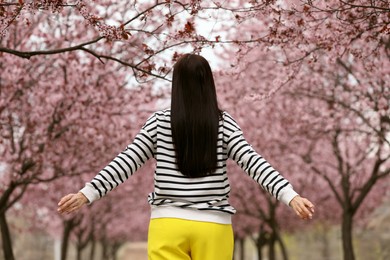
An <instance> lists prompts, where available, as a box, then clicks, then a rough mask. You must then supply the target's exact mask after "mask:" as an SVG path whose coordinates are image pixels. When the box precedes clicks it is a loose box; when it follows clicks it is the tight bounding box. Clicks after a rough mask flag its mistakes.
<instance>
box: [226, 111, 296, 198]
mask: <svg viewBox="0 0 390 260" xmlns="http://www.w3.org/2000/svg"><path fill="white" fill-rule="evenodd" d="M225 118H226V120H225V121H226V125H227V126H228V127H227V128H226V127H225V129H227V136H228V139H227V146H226V148H227V155H228V157H229V158H230V159H232V160H234V161H235V162H236V163H237V164H238V165H239V166H240V167H241V168H242V169H243V170H244V171H245V172H246V173H247V174H248V175H249V176H250V177H251V178H252V179H253V180H255V181H256V182H257V183H258V184H260V185H261V187H262V188H263V189H264V190H266V191H267V192H268V193H270V194H271V195H272V196H274V197H275V198H276V199H278V200H280V201H282V202H283V203H284V204H286V205H287V206H288V205H289V203H290V201H291V200H292V199H293V198H294V197H295V196H296V195H298V193H296V192H295V191H294V189H293V187H292V185H291V184H290V183H289V182H288V181H287V180H286V179H285V178H283V176H282V175H281V174H280V173H279V172H278V171H276V170H275V169H274V168H273V167H272V166H271V165H270V164H269V163H268V162H267V161H266V160H265V159H264V158H263V157H262V156H261V155H259V154H258V153H257V152H256V151H254V150H253V148H252V147H251V145H249V144H248V142H247V141H246V140H245V138H244V136H243V133H242V131H241V129H240V127H239V126H238V125H237V123H236V122H235V121H234V120H233V119H232V118H231V117H230V116H229V115H228V116H227V117H225Z"/></svg>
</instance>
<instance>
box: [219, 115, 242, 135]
mask: <svg viewBox="0 0 390 260" xmlns="http://www.w3.org/2000/svg"><path fill="white" fill-rule="evenodd" d="M222 120H223V123H224V125H225V126H227V127H228V128H229V129H230V130H231V131H241V128H240V126H239V125H238V123H237V121H236V120H235V119H234V117H233V116H232V115H231V114H229V113H228V112H227V111H222Z"/></svg>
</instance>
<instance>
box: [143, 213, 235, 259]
mask: <svg viewBox="0 0 390 260" xmlns="http://www.w3.org/2000/svg"><path fill="white" fill-rule="evenodd" d="M233 247H234V239H233V229H232V225H226V224H217V223H212V222H200V221H192V220H185V219H177V218H155V219H151V221H150V224H149V234H148V259H149V260H191V259H192V260H231V259H232V258H233Z"/></svg>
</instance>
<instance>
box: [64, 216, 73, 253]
mask: <svg viewBox="0 0 390 260" xmlns="http://www.w3.org/2000/svg"><path fill="white" fill-rule="evenodd" d="M63 223H64V231H63V233H62V241H61V260H66V255H67V253H68V245H69V237H70V233H71V231H72V229H73V228H74V223H73V219H70V220H65V221H64V222H63Z"/></svg>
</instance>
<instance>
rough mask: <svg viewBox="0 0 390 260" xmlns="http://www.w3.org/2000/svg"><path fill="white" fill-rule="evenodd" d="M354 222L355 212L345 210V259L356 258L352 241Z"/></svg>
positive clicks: (352, 259)
mask: <svg viewBox="0 0 390 260" xmlns="http://www.w3.org/2000/svg"><path fill="white" fill-rule="evenodd" d="M352 224H353V214H352V213H351V212H348V211H344V213H343V220H342V223H341V236H342V240H343V254H344V258H343V259H344V260H355V253H354V250H353V242H352Z"/></svg>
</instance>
